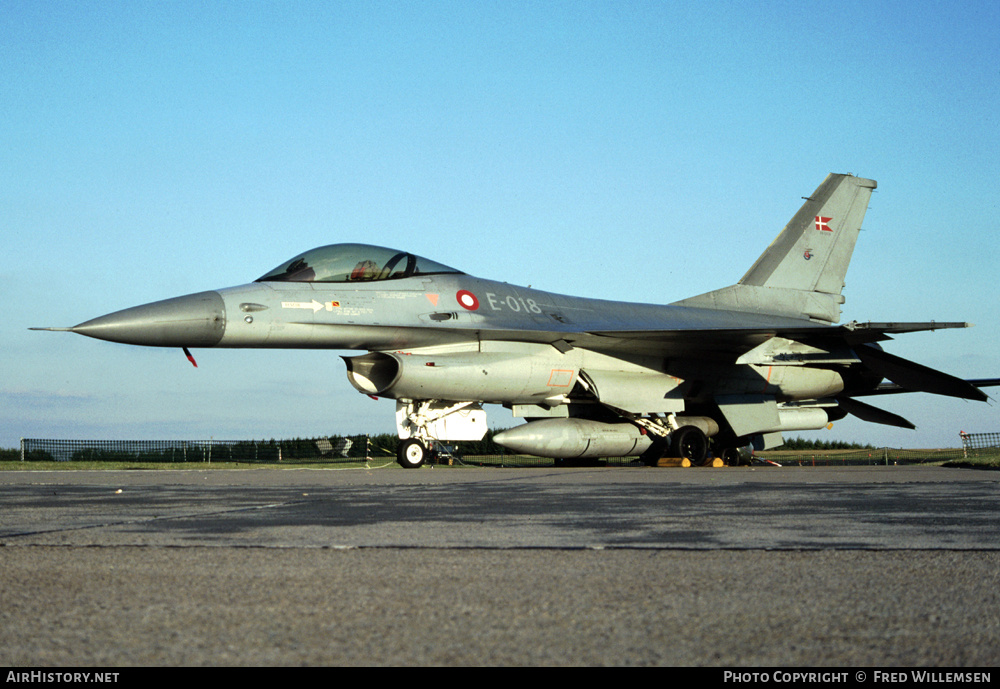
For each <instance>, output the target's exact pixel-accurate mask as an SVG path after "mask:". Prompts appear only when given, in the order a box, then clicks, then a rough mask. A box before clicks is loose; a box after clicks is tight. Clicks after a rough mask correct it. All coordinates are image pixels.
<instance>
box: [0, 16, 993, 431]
mask: <svg viewBox="0 0 1000 689" xmlns="http://www.w3.org/2000/svg"><path fill="white" fill-rule="evenodd" d="M0 65H2V67H3V69H2V72H0V74H2V76H0V125H2V126H0V156H2V158H0V160H2V161H3V163H2V165H0V221H2V223H3V228H4V235H3V236H4V239H5V242H4V243H5V245H6V247H5V249H6V250H5V251H4V252H3V254H2V257H0V293H2V294H3V296H4V300H3V307H2V308H3V315H4V318H3V326H2V327H3V335H4V342H5V345H4V346H5V349H6V351H5V356H4V357H3V358H2V360H0V410H2V411H0V447H13V446H16V445H17V442H18V439H19V438H20V437H22V436H23V437H65V438H77V437H82V438H105V437H110V438H199V439H200V438H207V437H214V438H246V437H250V438H270V437H295V436H315V435H332V434H338V433H355V432H365V431H371V432H388V431H391V430H392V428H393V403H392V402H391V401H390V400H381V401H378V402H375V401H372V400H369V399H368V398H367V397H364V396H362V395H359V394H358V393H357V392H355V391H354V389H353V388H351V387H350V385H349V384H348V383H347V380H346V377H345V372H344V366H343V363H342V362H341V360H340V358H339V357H338V356H336V354H337V353H335V352H301V351H280V350H276V351H240V350H198V351H196V352H195V355H196V357H197V359H198V363H199V366H200V367H199V368H198V369H194V368H193V367H191V366H190V365H189V364H188V363H187V361H186V360H185V359H184V357H183V355H182V354H181V353H180V352H179V351H175V350H172V349H148V348H140V347H127V346H124V345H115V344H110V343H106V342H99V341H95V340H90V339H88V338H83V337H79V336H74V335H68V334H55V333H39V332H33V331H29V330H28V328H29V327H30V326H49V325H52V326H66V325H73V324H76V323H79V322H82V321H84V320H87V319H89V318H92V317H95V316H98V315H102V314H105V313H108V312H111V311H115V310H118V309H120V308H124V307H127V306H132V305H136V304H141V303H146V302H150V301H155V300H158V299H163V298H167V297H171V296H175V295H179V294H188V293H191V292H197V291H201V290H206V289H214V288H220V287H226V286H231V285H237V284H242V283H245V282H248V281H250V280H252V279H254V278H256V277H258V276H259V275H261V274H263V273H264V272H266V271H267V270H269V269H271V268H273V267H274V266H276V265H278V264H279V263H281V262H283V261H285V260H287V259H288V258H290V257H291V256H293V255H294V254H297V253H299V252H301V251H303V250H306V249H309V248H312V247H314V246H320V245H324V244H332V243H337V242H348V241H361V242H368V243H373V244H379V245H383V246H391V247H397V248H401V249H407V250H410V251H413V252H415V253H418V254H421V255H424V256H427V257H429V258H432V259H435V260H438V261H440V262H442V263H445V264H447V265H452V266H455V267H457V268H460V269H462V270H465V271H467V272H470V273H473V274H476V275H481V276H483V277H488V278H494V279H501V280H506V281H509V282H511V283H515V284H530V285H532V286H533V287H536V288H539V289H545V290H548V291H554V292H564V293H570V294H578V295H583V296H591V297H601V298H609V299H621V300H633V301H643V302H664V303H665V302H669V301H673V300H676V299H681V298H683V297H686V296H690V295H694V294H699V293H701V292H705V291H708V290H710V289H715V288H718V287H723V286H725V285H728V284H731V283H733V282H735V281H736V280H738V279H739V278H740V277H741V276H742V275H743V273H744V272H745V270H746V269H747V268H748V267H749V266H750V265H751V264H752V262H753V261H754V260H755V259H756V257H757V256H758V255H759V254H760V253H761V252H762V251H763V249H764V248H765V247H766V246H767V245H768V243H769V242H770V241H771V240H772V239H773V238H774V236H775V235H776V234H777V232H778V231H779V230H780V229H781V227H782V226H783V225H784V224H785V223H786V222H787V221H788V219H789V218H790V217H791V216H792V214H793V213H794V212H795V211H796V210H797V209H798V207H799V205H800V204H801V197H802V196H806V195H808V194H809V193H810V192H812V191H813V189H815V188H816V186H817V185H818V184H819V182H820V181H822V179H823V177H824V176H825V175H826V174H827V173H829V172H852V173H855V174H858V175H861V176H865V177H871V178H873V179H876V180H878V182H879V188H878V191H877V192H876V194H875V195H874V196H873V198H872V202H871V205H870V208H869V212H868V215H867V217H866V219H865V223H864V230H865V231H864V232H863V233H862V235H861V238H860V240H859V242H858V245H857V249H856V251H855V256H854V261H853V263H852V266H851V270H850V271H849V272H848V275H847V288H846V289H845V292H844V294H845V296H846V298H847V302H846V304H845V306H844V318H845V320H855V319H856V320H860V321H866V320H876V321H887V320H897V321H911V320H912V321H925V320H968V321H972V322H974V323H976V327H975V328H973V329H970V330H961V331H954V330H952V331H941V332H935V333H920V334H911V335H905V336H900V337H899V338H898V339H897V341H895V342H892V343H889V344H888V346H887V349H888V350H889V351H891V352H893V353H895V354H898V355H901V356H904V357H907V358H911V359H915V360H917V361H920V362H921V363H924V364H926V365H929V366H933V367H937V368H941V369H944V370H946V371H949V372H951V373H954V374H956V375H959V376H963V377H982V376H997V375H1000V353H998V345H997V343H998V342H1000V314H998V306H997V305H998V302H1000V299H998V297H1000V287H998V280H997V277H998V275H1000V258H998V256H997V249H998V244H1000V242H998V239H997V236H998V235H997V230H998V225H1000V221H998V220H997V217H998V202H997V192H998V186H1000V185H998V172H1000V121H998V117H1000V115H998V113H1000V67H998V65H1000V4H998V3H996V2H995V1H992V0H991V1H985V2H975V1H973V2H963V3H944V2H919V3H914V2H877V1H876V2H850V1H848V2H830V3H823V2H816V3H801V2H759V3H731V2H713V1H708V2H690V3H669V2H652V3H625V2H607V3H604V2H552V1H548V2H500V3H491V2H471V1H469V2H408V3H404V2H348V3H335V2H307V1H305V0H300V1H297V2H273V3H271V2H169V3H165V2H110V1H106V2H78V1H74V2H55V1H53V2H45V3H39V2H34V1H31V2H18V1H11V0H0ZM993 394H995V395H997V396H998V397H1000V392H997V391H996V389H994V390H993ZM872 401H875V402H877V403H878V404H879V405H881V406H884V407H886V408H889V409H892V410H893V411H896V412H897V413H901V414H903V415H904V416H907V417H909V418H911V420H913V421H914V422H915V423H916V424H917V426H918V430H917V431H915V432H913V431H901V430H898V429H890V428H887V427H881V426H876V425H871V424H863V423H860V422H853V421H851V420H844V421H841V422H838V423H837V424H835V426H834V428H833V429H832V430H830V431H823V432H822V433H819V434H816V435H818V436H819V437H825V438H831V439H846V440H858V441H863V442H872V443H875V444H887V445H892V446H901V447H927V446H956V445H957V444H958V431H959V430H966V431H983V430H990V431H996V430H1000V408H998V406H997V405H996V404H989V405H987V404H978V403H971V402H964V401H959V400H951V399H946V398H940V397H933V396H929V395H906V396H897V397H895V398H892V399H889V398H880V399H878V400H874V398H873V399H872ZM490 411H491V424H492V425H494V426H508V425H511V424H513V423H514V420H513V419H512V418H511V417H510V414H509V412H507V411H506V410H503V409H491V410H490ZM793 435H794V434H793Z"/></svg>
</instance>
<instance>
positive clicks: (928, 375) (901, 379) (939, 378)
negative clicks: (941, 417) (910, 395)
mask: <svg viewBox="0 0 1000 689" xmlns="http://www.w3.org/2000/svg"><path fill="white" fill-rule="evenodd" d="M854 352H855V353H856V354H857V355H858V358H859V359H861V362H862V363H863V364H864V365H865V366H866V367H868V368H869V369H870V370H871V371H873V372H874V373H876V374H878V375H880V376H882V377H883V378H888V379H889V380H891V381H892V382H893V383H896V384H897V385H899V386H901V387H903V388H906V389H907V390H910V391H912V392H930V393H933V394H935V395H948V396H949V397H960V398H962V399H968V400H976V401H978V402H985V401H986V400H988V399H989V397H987V395H986V393H984V392H983V391H982V390H980V389H979V388H977V387H976V386H975V385H973V384H972V383H969V382H968V381H964V380H962V379H961V378H956V377H955V376H952V375H949V374H947V373H942V372H941V371H937V370H935V369H933V368H928V367H927V366H923V365H921V364H918V363H915V362H913V361H908V360H906V359H903V358H902V357H898V356H896V355H894V354H889V353H888V352H884V351H882V350H880V349H876V348H874V347H856V348H855V349H854Z"/></svg>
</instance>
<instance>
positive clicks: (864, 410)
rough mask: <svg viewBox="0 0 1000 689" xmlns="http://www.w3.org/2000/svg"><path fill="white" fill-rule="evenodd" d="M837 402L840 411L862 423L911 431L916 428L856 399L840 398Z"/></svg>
mask: <svg viewBox="0 0 1000 689" xmlns="http://www.w3.org/2000/svg"><path fill="white" fill-rule="evenodd" d="M837 402H838V404H840V408H841V409H843V410H844V411H846V412H847V413H848V414H853V415H854V416H856V417H858V418H859V419H861V420H862V421H868V422H870V423H880V424H883V425H885V426H898V427H899V428H909V429H911V430H912V429H914V428H916V426H914V425H913V424H912V423H910V422H909V421H907V420H906V419H904V418H903V417H902V416H899V415H898V414H893V413H892V412H887V411H886V410H884V409H879V408H878V407H873V406H872V405H870V404H865V403H864V402H858V401H857V400H856V399H851V398H850V397H840V398H838V399H837Z"/></svg>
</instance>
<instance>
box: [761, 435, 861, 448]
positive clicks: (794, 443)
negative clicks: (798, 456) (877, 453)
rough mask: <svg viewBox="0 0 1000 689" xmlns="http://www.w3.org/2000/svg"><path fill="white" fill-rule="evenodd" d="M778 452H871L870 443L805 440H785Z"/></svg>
mask: <svg viewBox="0 0 1000 689" xmlns="http://www.w3.org/2000/svg"><path fill="white" fill-rule="evenodd" d="M777 449H779V450H872V449H875V446H874V445H872V444H871V443H869V444H867V445H862V444H860V443H848V442H845V441H843V440H806V439H805V438H786V439H785V444H784V445H782V446H781V447H779V448H777Z"/></svg>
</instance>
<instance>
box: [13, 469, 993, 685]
mask: <svg viewBox="0 0 1000 689" xmlns="http://www.w3.org/2000/svg"><path fill="white" fill-rule="evenodd" d="M0 504H2V509H0V544H2V545H3V546H4V547H2V548H0V601H2V603H0V664H4V665H68V664H72V665H116V666H122V665H149V664H187V665H200V664H241V665H242V664H269V665H271V664H322V665H344V664H573V665H591V664H633V665H638V664H666V665H678V664H691V665H694V664H710V665H809V666H814V665H852V666H854V665H889V664H892V665H918V664H919V665H995V664H996V663H997V662H998V661H1000V651H998V649H1000V473H997V472H991V471H972V470H959V469H943V468H936V467H849V468H821V467H809V468H790V467H786V468H780V469H778V468H762V467H761V468H740V469H645V468H618V469H614V468H607V469H605V468H600V469H598V468H595V469H468V468H463V469H441V468H437V469H434V468H424V469H421V470H417V471H404V470H400V469H395V468H392V469H378V470H364V469H357V470H303V471H290V470H276V469H257V470H247V471H214V470H213V471H121V472H117V471H116V472H76V471H57V472H7V473H3V474H0Z"/></svg>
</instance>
